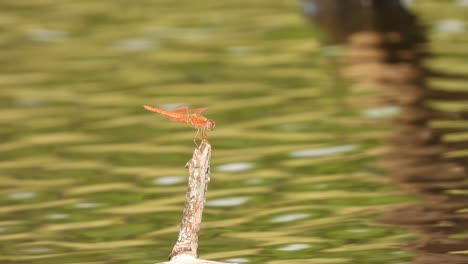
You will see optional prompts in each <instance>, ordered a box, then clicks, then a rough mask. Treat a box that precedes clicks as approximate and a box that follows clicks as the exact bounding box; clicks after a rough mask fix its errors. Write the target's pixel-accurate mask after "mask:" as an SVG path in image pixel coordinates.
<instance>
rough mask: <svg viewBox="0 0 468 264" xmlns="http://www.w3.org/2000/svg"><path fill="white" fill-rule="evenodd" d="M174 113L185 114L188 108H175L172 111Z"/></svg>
mask: <svg viewBox="0 0 468 264" xmlns="http://www.w3.org/2000/svg"><path fill="white" fill-rule="evenodd" d="M172 112H174V113H179V114H187V113H188V107H187V106H181V107H177V108H176V109H175V110H174V111H172Z"/></svg>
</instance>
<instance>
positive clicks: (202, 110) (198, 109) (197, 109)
mask: <svg viewBox="0 0 468 264" xmlns="http://www.w3.org/2000/svg"><path fill="white" fill-rule="evenodd" d="M206 109H208V107H202V108H196V109H193V110H192V113H194V114H201V113H203V112H205V111H206Z"/></svg>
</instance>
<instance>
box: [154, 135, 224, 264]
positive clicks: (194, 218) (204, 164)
mask: <svg viewBox="0 0 468 264" xmlns="http://www.w3.org/2000/svg"><path fill="white" fill-rule="evenodd" d="M210 159H211V145H210V144H209V143H208V141H206V140H203V141H202V142H201V144H200V146H198V147H197V148H196V149H195V151H194V152H193V156H192V159H191V160H189V161H188V162H187V164H186V165H185V167H186V168H188V169H189V180H188V188H187V195H186V197H185V208H184V213H183V218H182V224H181V226H180V231H179V238H178V239H177V242H176V244H175V245H174V248H173V249H172V252H171V254H170V255H169V259H170V261H169V262H163V263H159V264H227V263H224V262H216V261H210V260H203V259H197V249H198V234H199V233H200V227H201V222H202V214H203V207H204V204H205V195H206V191H207V188H208V182H209V181H210ZM231 264H232V263H231Z"/></svg>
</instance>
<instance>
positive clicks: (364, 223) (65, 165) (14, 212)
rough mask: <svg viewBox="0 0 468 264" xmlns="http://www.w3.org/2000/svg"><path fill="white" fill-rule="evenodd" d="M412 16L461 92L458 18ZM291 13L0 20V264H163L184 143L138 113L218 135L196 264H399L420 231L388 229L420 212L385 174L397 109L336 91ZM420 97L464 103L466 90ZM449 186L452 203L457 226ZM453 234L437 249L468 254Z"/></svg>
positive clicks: (131, 12) (184, 6) (80, 9)
mask: <svg viewBox="0 0 468 264" xmlns="http://www.w3.org/2000/svg"><path fill="white" fill-rule="evenodd" d="M410 8H411V10H412V12H414V13H415V14H416V15H417V16H419V18H420V19H421V20H422V22H423V23H425V24H426V25H427V26H428V28H429V29H428V38H429V40H430V44H429V45H428V50H429V51H430V52H432V53H434V54H436V56H435V57H434V58H431V59H429V60H428V61H427V65H428V67H431V68H433V69H437V70H442V71H445V72H448V73H452V74H455V75H456V74H463V73H464V69H465V68H466V66H467V64H466V62H465V61H464V59H465V58H466V57H467V56H468V48H467V46H466V41H467V40H468V39H467V35H466V21H467V17H468V16H467V13H468V7H467V4H466V1H458V2H453V3H452V2H445V1H444V2H439V1H428V0H426V1H415V3H414V4H413V5H412V6H411V7H410ZM300 9H301V6H300V3H298V2H296V1H275V2H271V1H265V0H258V1H245V0H241V1H229V2H219V1H185V0H183V1H178V2H177V4H175V3H173V2H171V1H164V0H157V1H149V0H141V1H137V2H125V1H90V0H84V1H78V2H74V1H60V2H56V1H32V0H25V1H3V2H1V3H0V32H1V34H0V47H1V49H0V60H1V61H2V63H1V64H0V86H1V87H2V88H1V93H0V126H1V129H0V138H1V140H0V176H1V177H0V241H1V242H0V262H1V263H5V264H7V263H18V264H23V263H24V264H26V263H35V264H40V263H48V264H52V263H61V264H65V263H80V264H85V263H86V264H91V263H93V264H100V263H128V264H133V263H155V262H162V261H165V260H166V259H167V256H168V254H169V253H170V252H171V249H172V246H173V245H174V242H175V241H176V239H177V234H178V230H179V226H180V219H181V215H182V210H183V206H184V199H185V191H186V185H187V173H188V172H187V170H186V169H185V168H184V165H185V164H186V162H187V160H188V159H189V158H190V157H191V155H192V152H193V149H194V147H195V145H194V143H193V138H194V136H195V133H196V131H195V130H193V129H191V128H190V127H188V126H184V125H181V124H178V123H174V122H170V121H169V120H167V118H165V117H162V116H159V115H156V114H153V113H150V112H148V111H145V110H144V109H143V105H153V106H156V107H160V108H164V109H168V110H173V109H175V108H177V107H178V106H182V105H188V106H190V107H194V108H197V107H208V110H207V111H206V112H204V114H205V116H207V117H208V118H210V119H213V120H215V121H216V129H215V130H214V131H210V132H209V133H208V138H209V141H210V143H211V144H212V147H213V154H212V161H211V166H212V168H211V182H210V186H209V189H208V193H207V202H206V207H205V211H204V215H203V225H202V231H201V237H200V244H199V255H200V257H201V258H204V259H211V260H219V261H225V262H233V263H234V262H236V263H269V264H283V263H284V264H286V263H314V264H331V263H362V264H367V263H368V264H374V263H380V264H387V263H389V264H390V263H410V262H411V261H412V259H414V257H415V256H417V255H418V254H419V253H420V250H421V249H419V250H414V248H411V246H409V245H418V244H419V243H420V242H421V241H422V240H423V239H422V237H423V234H422V232H421V229H420V228H419V227H421V226H418V225H423V224H421V223H416V224H415V225H416V227H415V226H410V227H408V225H407V224H406V223H395V222H396V221H395V219H392V216H393V218H395V211H398V210H403V209H401V208H407V206H416V207H417V208H424V206H420V204H419V203H418V202H422V203H423V204H424V203H426V204H425V206H429V207H430V204H431V200H430V199H429V200H424V199H425V198H424V196H421V195H420V193H418V192H412V191H409V190H407V189H405V188H404V186H403V185H404V184H400V183H399V181H398V180H395V179H392V177H390V176H389V175H391V173H389V169H388V168H389V167H388V166H382V163H385V161H387V162H390V161H389V160H386V153H387V154H388V148H389V145H388V144H389V143H388V139H389V138H391V137H392V136H391V135H394V133H396V132H395V127H394V126H392V124H391V123H389V122H386V121H385V120H386V118H387V117H388V116H394V115H398V113H399V112H400V108H398V107H395V106H388V105H383V104H380V103H379V100H378V99H377V98H379V96H380V95H379V91H378V89H373V88H369V87H364V88H362V89H361V88H359V87H358V88H356V87H354V86H353V84H352V83H351V81H352V80H348V79H346V78H342V76H341V72H342V68H346V67H347V66H346V65H340V64H339V62H337V61H339V60H340V57H341V56H344V54H345V53H346V51H345V50H343V47H339V46H323V45H321V43H320V42H321V41H320V37H321V36H322V33H321V32H320V30H318V29H317V27H314V26H312V25H310V24H309V23H308V22H307V21H306V19H305V18H304V17H303V16H302V14H301V10H300ZM440 10H443V11H444V12H441V11H440ZM438 54H439V56H437V55H438ZM343 71H345V70H343ZM371 73H372V72H371ZM432 82H434V83H437V82H438V83H439V84H441V85H445V86H444V87H449V88H453V87H455V88H454V89H458V90H460V91H464V92H466V91H467V89H466V85H463V83H466V80H465V79H463V78H461V79H460V78H458V79H457V78H452V79H451V80H445V79H443V80H441V79H435V80H433V81H431V83H432ZM437 103H439V104H437ZM434 104H435V105H436V106H437V107H439V108H440V109H444V110H445V111H447V112H451V113H453V112H457V111H459V112H461V113H466V112H464V111H466V109H467V108H466V101H458V103H456V104H454V103H446V102H435V103H434ZM460 109H461V110H460ZM455 115H456V114H455ZM465 120H466V119H465ZM439 121H440V120H439ZM440 122H443V120H442V121H440ZM444 122H445V121H444ZM467 124H468V123H467V122H466V121H457V122H452V123H450V122H449V123H447V122H446V123H443V124H442V127H444V128H446V127H459V128H460V129H461V130H462V131H463V129H465V130H466V128H468V125H467ZM435 126H437V122H436V124H435ZM457 135H458V137H457ZM464 136H466V133H465V134H463V133H458V134H456V135H455V136H454V135H452V136H450V135H448V136H447V137H448V141H449V142H450V140H451V139H453V137H455V140H452V141H451V142H461V141H463V140H466V138H468V137H464ZM457 140H458V141H457ZM457 144H458V143H457ZM465 149H466V148H465ZM448 155H449V156H450V155H451V156H450V157H455V158H460V157H461V158H460V159H463V158H464V157H466V152H464V150H463V149H462V150H457V152H453V153H452V152H451V154H450V153H449V154H448ZM394 168H395V166H393V167H392V166H390V171H391V170H392V169H394ZM465 179H466V178H465ZM460 182H461V184H460V185H455V186H449V187H447V193H449V194H453V195H454V196H456V197H457V199H458V200H457V201H458V203H457V205H459V206H458V207H457V208H456V210H458V211H457V214H458V215H459V216H462V218H461V219H463V215H464V217H465V219H466V212H467V210H466V208H467V207H468V206H467V204H466V195H467V192H466V184H465V183H466V180H465V181H464V182H463V180H462V181H460ZM463 184H465V185H463ZM463 208H465V209H463ZM452 209H453V210H449V211H450V212H451V213H453V212H454V210H455V209H454V208H452ZM447 213H448V212H447ZM384 216H385V217H384ZM397 218H398V217H397ZM457 219H458V220H459V219H460V218H457ZM444 223H445V224H447V221H445V222H440V221H439V224H441V225H443V224H444ZM448 224H450V223H448ZM452 224H454V225H458V224H459V225H460V226H462V227H466V224H463V223H462V221H461V220H459V222H456V221H455V223H452ZM455 231H456V232H455V233H456V234H455V235H453V236H452V237H450V239H455V240H458V241H465V240H466V239H467V238H468V236H467V233H466V229H465V231H463V230H459V229H456V230H455ZM464 245H465V246H466V245H467V244H466V243H465V244H464ZM466 249H468V246H466V247H465V248H464V249H457V250H452V249H448V250H446V251H443V252H441V253H443V254H449V253H448V252H449V251H450V252H452V251H456V252H455V254H457V257H460V258H461V257H463V256H466V254H467V252H466ZM422 251H424V249H422ZM450 254H454V253H453V252H452V253H450ZM441 263H442V262H441ZM460 263H461V262H460Z"/></svg>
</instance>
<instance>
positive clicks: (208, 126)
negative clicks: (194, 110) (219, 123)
mask: <svg viewBox="0 0 468 264" xmlns="http://www.w3.org/2000/svg"><path fill="white" fill-rule="evenodd" d="M215 126H216V123H215V121H213V120H210V119H208V124H206V128H208V129H209V130H213V129H214V128H215Z"/></svg>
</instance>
